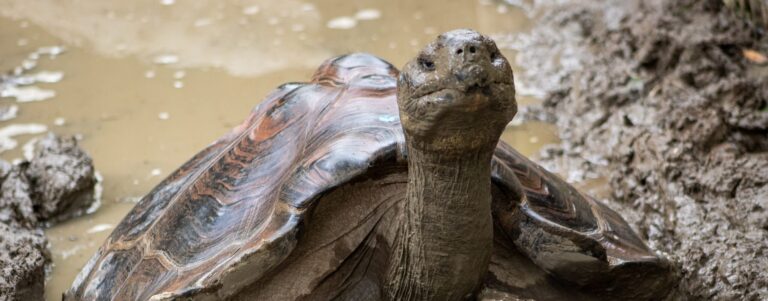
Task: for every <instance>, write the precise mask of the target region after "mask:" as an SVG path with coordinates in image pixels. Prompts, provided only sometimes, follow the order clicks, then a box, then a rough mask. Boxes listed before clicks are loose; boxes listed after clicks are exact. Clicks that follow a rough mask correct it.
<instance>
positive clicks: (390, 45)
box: [387, 42, 397, 49]
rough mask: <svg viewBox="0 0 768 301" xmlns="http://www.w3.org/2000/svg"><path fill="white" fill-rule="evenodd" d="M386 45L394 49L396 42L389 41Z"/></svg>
mask: <svg viewBox="0 0 768 301" xmlns="http://www.w3.org/2000/svg"><path fill="white" fill-rule="evenodd" d="M387 47H389V49H395V48H397V43H395V42H389V44H388V45H387Z"/></svg>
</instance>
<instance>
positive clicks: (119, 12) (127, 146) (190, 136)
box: [0, 0, 557, 300]
mask: <svg viewBox="0 0 768 301" xmlns="http://www.w3.org/2000/svg"><path fill="white" fill-rule="evenodd" d="M460 27H471V28H474V29H477V30H479V31H481V32H484V33H488V34H491V35H494V34H509V33H515V32H520V31H525V30H527V29H528V27H529V24H528V19H527V18H526V17H525V16H524V14H523V13H522V12H521V11H520V10H519V9H517V8H516V7H513V6H509V5H507V4H504V3H502V2H497V1H485V0H484V1H462V2H444V1H434V0H430V1H419V2H415V1H406V0H399V1H387V2H381V3H379V2H375V1H358V2H355V3H354V4H351V3H349V2H347V1H340V0H329V1H320V2H312V3H310V2H304V1H296V0H285V1H266V0H263V1H195V2H191V1H190V2H186V1H178V2H176V1H170V0H164V1H158V0H152V1H131V2H125V1H97V0H87V1H65V2H56V3H52V2H30V1H21V0H18V1H16V0H8V1H4V4H3V5H2V7H1V8H0V40H2V41H3V42H2V43H0V71H2V72H5V71H8V70H12V69H13V68H15V67H18V66H20V65H22V64H23V62H24V61H25V60H26V59H28V58H29V56H30V54H31V53H34V52H35V51H37V50H39V49H40V48H41V47H50V46H61V47H62V49H63V50H64V52H63V53H61V54H59V55H58V56H56V57H55V58H50V57H48V56H41V57H40V58H39V59H38V60H37V65H36V66H35V67H34V68H33V69H31V71H30V72H31V73H34V74H36V73H38V72H41V71H46V72H58V73H56V74H59V73H60V74H61V78H60V79H59V80H58V81H54V82H38V83H35V84H34V87H37V88H39V89H41V90H45V91H53V95H52V96H51V95H49V96H50V97H48V98H46V99H43V100H39V101H33V102H23V103H22V102H17V101H16V99H15V98H13V97H5V98H0V105H2V106H9V107H10V106H16V107H17V109H16V112H15V115H16V116H17V117H15V118H11V119H9V120H6V121H0V128H4V127H6V126H9V125H16V124H35V125H40V126H44V127H45V128H46V129H47V130H49V131H53V132H56V133H59V134H66V135H79V136H80V137H81V141H80V145H81V146H82V147H83V148H84V149H85V150H86V151H87V152H89V153H90V155H91V156H93V159H94V163H95V166H96V168H97V170H98V171H99V172H100V174H101V175H102V176H103V179H104V180H103V185H104V187H103V198H102V205H101V208H100V209H99V210H98V211H97V212H96V213H94V214H91V215H88V216H84V217H80V218H77V219H74V220H71V221H69V222H65V223H62V224H59V225H56V226H54V227H53V228H50V229H47V230H46V234H47V236H48V238H49V240H50V242H51V249H52V250H51V251H52V255H53V263H54V265H53V269H52V273H51V276H50V279H49V280H48V282H47V284H46V297H47V299H48V300H60V298H61V297H60V296H61V293H62V292H63V291H64V290H66V289H67V288H68V287H69V285H70V284H71V282H72V280H73V279H74V277H75V275H76V274H77V272H78V271H79V269H80V268H81V267H82V266H83V264H84V263H85V261H87V259H88V258H89V257H90V256H91V255H92V254H93V252H94V251H95V250H96V248H98V247H99V246H100V245H101V243H102V242H103V240H104V239H105V238H106V237H107V236H108V235H109V233H110V232H111V230H112V228H113V227H114V226H115V225H116V224H117V223H118V222H119V221H120V220H121V219H122V217H123V216H124V215H125V214H126V213H127V212H128V211H129V210H130V209H131V208H132V207H133V206H134V204H135V201H137V200H138V199H139V198H140V197H141V196H142V195H143V194H144V193H146V192H147V191H149V190H150V189H151V188H152V187H153V186H154V185H156V184H157V183H158V182H159V181H160V180H161V179H162V178H163V177H164V176H166V175H167V174H168V173H169V172H171V171H172V170H173V169H174V168H176V167H177V166H179V165H180V164H181V163H183V162H184V161H185V160H187V159H188V158H189V157H191V156H192V155H193V154H194V153H196V152H197V151H199V150H200V149H202V148H203V147H204V146H205V145H207V144H208V143H210V142H211V141H213V140H214V139H215V138H217V137H219V136H220V135H222V134H224V133H225V132H226V131H227V130H229V129H230V128H231V127H232V126H234V125H236V124H238V123H239V122H241V121H242V119H243V118H244V117H245V116H246V114H247V113H248V112H249V111H250V109H251V108H252V107H254V106H255V105H257V104H258V102H259V101H260V100H261V99H262V98H263V97H264V96H265V95H266V94H267V93H269V92H270V91H271V90H272V89H274V88H275V87H276V86H277V85H279V84H281V83H283V82H287V81H297V80H306V79H308V78H309V76H310V75H311V74H312V72H313V71H314V68H315V67H317V66H318V65H319V64H320V63H321V62H322V61H323V60H324V59H326V58H329V57H332V56H334V55H339V54H343V53H348V52H353V51H365V52H370V53H374V54H376V55H378V56H381V57H383V58H385V59H387V60H389V61H390V62H392V63H393V64H395V65H396V66H401V65H403V64H404V63H405V62H406V61H407V60H408V59H409V58H410V57H411V56H413V55H414V54H415V53H416V51H417V49H418V48H420V47H421V46H423V44H425V43H426V42H427V41H429V40H431V39H432V38H433V37H434V36H435V35H436V34H438V33H440V32H443V31H447V30H451V29H455V28H460ZM505 55H507V56H508V57H510V58H512V57H513V56H514V55H515V53H514V52H513V51H505ZM516 71H518V70H516ZM518 102H519V103H520V104H521V106H525V105H529V104H533V103H537V101H536V100H534V99H532V98H527V97H524V96H520V97H518ZM39 132H40V131H37V132H34V131H33V132H30V133H31V134H20V135H16V136H14V137H13V139H15V140H17V142H18V145H17V146H16V147H15V148H13V149H11V150H8V151H4V152H1V153H0V158H3V159H6V160H13V159H16V158H20V157H22V155H23V152H22V148H23V147H22V146H23V145H24V144H26V143H27V142H28V141H29V140H30V139H33V138H35V137H39V136H40V135H42V134H41V133H39ZM503 139H504V140H506V141H507V142H509V143H511V144H512V145H514V146H515V147H516V148H517V149H518V150H520V151H521V152H522V153H524V154H526V155H531V154H533V153H535V152H537V151H538V149H539V148H540V147H541V146H542V145H544V144H547V143H552V142H555V141H557V136H556V134H555V128H554V126H552V125H549V124H546V123H539V122H529V123H524V124H518V125H514V126H511V127H510V128H509V130H508V131H507V132H506V133H505V134H504V136H503Z"/></svg>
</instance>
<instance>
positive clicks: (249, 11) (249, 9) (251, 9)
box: [243, 5, 261, 16]
mask: <svg viewBox="0 0 768 301" xmlns="http://www.w3.org/2000/svg"><path fill="white" fill-rule="evenodd" d="M259 11H261V8H259V6H258V5H251V6H246V7H243V14H244V15H249V16H252V15H255V14H258V13H259Z"/></svg>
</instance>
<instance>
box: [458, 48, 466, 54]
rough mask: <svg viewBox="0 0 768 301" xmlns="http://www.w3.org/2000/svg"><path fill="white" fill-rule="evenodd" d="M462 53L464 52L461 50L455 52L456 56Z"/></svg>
mask: <svg viewBox="0 0 768 301" xmlns="http://www.w3.org/2000/svg"><path fill="white" fill-rule="evenodd" d="M462 52H464V50H462V49H459V50H456V54H461V53H462Z"/></svg>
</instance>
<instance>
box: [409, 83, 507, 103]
mask: <svg viewBox="0 0 768 301" xmlns="http://www.w3.org/2000/svg"><path fill="white" fill-rule="evenodd" d="M511 85H512V83H511V82H510V81H492V82H487V83H484V84H473V85H467V86H465V87H461V88H459V87H436V88H433V89H427V90H425V91H419V90H421V89H417V90H416V91H417V92H416V93H415V94H413V95H412V96H411V99H414V100H415V99H419V98H423V97H427V96H432V95H436V94H445V92H449V91H454V92H457V93H459V94H463V95H470V94H477V93H482V94H486V95H490V94H492V89H491V87H493V86H511Z"/></svg>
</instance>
